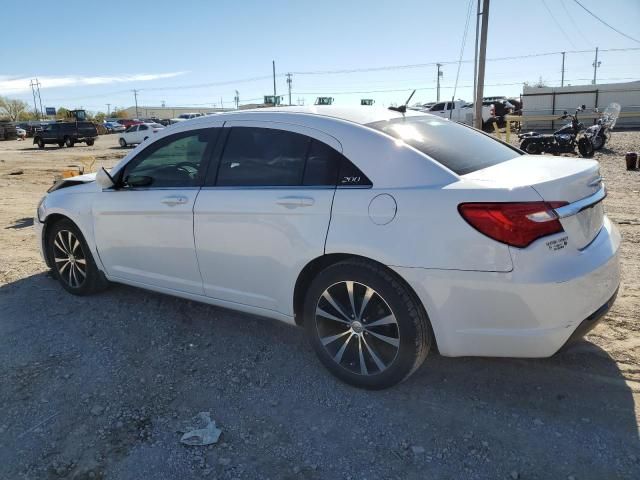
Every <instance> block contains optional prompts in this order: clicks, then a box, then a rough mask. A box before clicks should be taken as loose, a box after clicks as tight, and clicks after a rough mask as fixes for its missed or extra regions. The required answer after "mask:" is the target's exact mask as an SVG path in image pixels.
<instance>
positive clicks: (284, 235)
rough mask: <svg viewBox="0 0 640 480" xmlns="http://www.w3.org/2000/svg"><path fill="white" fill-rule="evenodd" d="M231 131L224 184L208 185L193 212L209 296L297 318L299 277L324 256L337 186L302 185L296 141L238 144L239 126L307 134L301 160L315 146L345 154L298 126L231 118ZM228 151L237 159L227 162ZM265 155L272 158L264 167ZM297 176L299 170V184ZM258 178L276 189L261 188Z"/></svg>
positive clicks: (222, 162) (226, 159) (221, 178)
mask: <svg viewBox="0 0 640 480" xmlns="http://www.w3.org/2000/svg"><path fill="white" fill-rule="evenodd" d="M226 127H231V130H230V132H231V133H229V135H228V138H227V143H226V146H225V149H224V153H223V154H222V158H221V159H220V160H219V167H218V175H217V177H218V181H217V183H216V185H220V184H222V185H226V186H205V187H203V188H202V190H201V191H200V194H199V196H198V199H197V201H196V205H195V208H194V232H195V242H196V251H197V254H198V261H199V265H200V271H201V274H202V279H203V283H204V292H205V295H207V296H210V297H213V298H216V299H220V300H225V301H229V302H235V303H239V304H244V305H250V306H253V307H259V308H265V309H269V310H275V311H278V312H280V313H283V314H285V315H293V288H294V285H295V281H296V279H297V276H298V274H299V273H300V271H301V270H302V268H303V267H304V266H305V265H306V264H307V263H308V262H310V261H311V260H313V259H314V258H316V257H319V256H321V255H323V254H324V244H325V239H326V235H327V230H328V227H329V220H330V216H331V204H332V202H333V195H334V193H335V186H334V185H324V186H311V185H310V186H302V183H303V181H302V178H303V177H305V178H307V175H306V174H304V168H300V165H299V163H298V162H297V161H296V160H295V159H296V155H297V154H295V152H293V149H294V147H295V145H296V144H298V142H299V140H300V139H299V138H293V137H292V138H289V139H286V138H277V137H275V138H274V140H273V141H272V142H266V143H264V142H263V141H259V142H252V141H251V139H250V138H249V137H245V138H242V139H237V140H236V141H235V143H233V138H234V128H236V129H237V128H251V127H253V128H256V129H271V130H278V131H281V130H286V131H287V132H294V133H297V134H299V135H300V136H302V135H304V136H305V138H306V139H307V140H308V142H309V143H308V144H305V145H306V146H305V149H304V150H303V153H302V158H303V161H304V159H306V158H307V156H308V153H305V152H308V151H310V150H309V149H307V147H308V146H310V145H311V144H312V142H313V141H318V140H319V141H321V142H323V143H324V144H325V145H329V146H330V147H332V149H335V150H337V151H341V150H342V148H341V145H340V144H339V142H338V141H337V140H335V139H334V138H333V137H330V136H328V135H326V134H323V133H322V132H318V131H316V130H313V129H306V128H304V127H298V126H294V125H282V124H277V123H274V122H250V121H244V122H239V121H234V122H227V123H225V130H227V128H226ZM258 136H259V135H258ZM312 139H314V140H313V141H312ZM300 149H302V147H300ZM329 150H331V149H329ZM332 151H333V150H332ZM229 152H234V153H233V155H235V157H233V158H230V157H229V155H231V154H230V153H229ZM243 152H244V153H243ZM261 156H262V159H263V160H264V159H265V158H266V159H267V161H265V162H263V163H262V164H261V163H260V162H261V160H260V157H261ZM309 158H311V157H309ZM317 158H318V157H316V158H315V159H314V161H316V163H317ZM309 163H310V162H309ZM266 166H269V167H270V168H271V170H269V169H268V168H265V167H266ZM313 168H317V167H316V166H314V167H313ZM252 169H254V170H253V171H255V172H256V175H255V176H254V178H248V177H247V172H251V171H252ZM292 171H295V172H299V178H298V179H297V180H295V181H294V180H293V177H292V174H291V172H292ZM336 173H337V172H336ZM314 176H316V178H323V177H322V175H314ZM336 177H337V175H335V176H334V177H333V180H332V183H334V184H335V178H336ZM212 178H215V176H212ZM260 179H263V180H264V182H265V183H271V185H259V183H260ZM322 182H326V181H325V180H320V181H319V183H322ZM243 183H244V185H243ZM293 183H296V185H293ZM246 184H249V185H251V186H247V185H246ZM274 184H276V185H274Z"/></svg>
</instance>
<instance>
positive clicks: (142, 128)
mask: <svg viewBox="0 0 640 480" xmlns="http://www.w3.org/2000/svg"><path fill="white" fill-rule="evenodd" d="M163 129H164V125H160V124H159V123H140V124H138V125H131V126H130V127H129V128H127V129H126V130H125V131H124V132H122V133H121V134H120V138H119V139H118V143H119V144H120V146H121V147H123V148H124V147H126V146H127V145H134V144H139V143H142V142H144V141H145V140H146V139H147V138H149V137H150V136H151V135H154V134H156V133H158V132H160V131H162V130H163Z"/></svg>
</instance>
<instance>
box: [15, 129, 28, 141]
mask: <svg viewBox="0 0 640 480" xmlns="http://www.w3.org/2000/svg"><path fill="white" fill-rule="evenodd" d="M16 135H17V136H18V138H21V139H22V140H24V139H25V138H27V131H26V130H25V129H24V128H22V127H16Z"/></svg>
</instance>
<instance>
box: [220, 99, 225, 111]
mask: <svg viewBox="0 0 640 480" xmlns="http://www.w3.org/2000/svg"><path fill="white" fill-rule="evenodd" d="M220 108H221V109H223V110H224V103H222V97H220Z"/></svg>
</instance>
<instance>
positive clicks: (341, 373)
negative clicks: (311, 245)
mask: <svg viewBox="0 0 640 480" xmlns="http://www.w3.org/2000/svg"><path fill="white" fill-rule="evenodd" d="M349 284H351V285H350V288H351V297H353V298H354V301H353V303H351V302H350V300H349V299H350V297H349V293H348V292H349ZM367 289H369V290H372V291H373V293H372V294H371V295H370V297H369V300H367V301H366V302H365V300H364V299H365V297H366V296H367V292H368V290H367ZM326 292H330V293H329V297H330V298H332V299H333V301H334V303H335V304H337V305H338V306H339V307H340V310H339V309H336V308H335V307H334V306H333V304H332V303H329V301H328V300H327V297H326V296H324V295H326ZM334 297H335V298H334ZM358 299H360V301H358ZM363 304H364V305H365V306H366V308H362V305H363ZM356 310H360V311H359V312H356ZM318 311H320V312H321V314H319V315H317V312H318ZM344 312H352V313H351V315H350V318H351V319H352V320H351V321H350V322H347V321H345V320H344V319H347V318H348V317H347V314H345V313H344ZM327 314H329V317H327V316H326V315H327ZM354 314H355V316H354ZM391 318H393V323H392V322H391V320H389V319H391ZM353 319H355V320H353ZM381 320H383V322H384V323H382V324H379V325H376V326H374V323H378V322H380V321H381ZM367 322H368V324H367ZM304 323H305V330H306V333H307V337H308V339H309V341H310V342H311V345H312V347H313V349H314V350H315V352H316V354H317V355H318V357H319V359H320V361H321V362H322V364H323V365H324V366H325V367H327V369H328V370H329V371H330V372H331V373H332V374H333V375H335V376H336V377H338V378H339V379H340V380H342V381H344V382H346V383H349V384H351V385H354V386H357V387H361V388H367V389H376V390H377V389H383V388H388V387H391V386H393V385H395V384H397V383H400V382H402V381H403V380H405V379H406V378H408V377H409V376H410V375H411V374H412V373H413V372H414V371H415V370H416V369H417V368H418V367H419V366H420V365H421V364H422V362H423V361H424V359H425V358H426V357H427V354H428V353H429V349H430V348H431V344H432V335H431V328H430V325H429V319H428V317H427V314H426V312H425V311H424V308H423V307H422V305H421V304H420V302H419V301H418V300H417V298H415V295H414V294H413V293H412V292H411V290H409V288H407V286H406V285H405V284H404V283H403V282H402V280H401V279H399V278H398V277H397V276H396V275H394V274H393V273H392V272H390V271H389V270H387V269H386V268H384V267H382V266H379V265H377V264H374V263H372V262H368V261H365V260H357V259H354V260H346V261H344V262H340V263H337V264H335V265H332V266H330V267H327V268H326V269H325V270H323V271H322V272H320V273H319V274H318V276H317V277H316V278H315V279H314V280H313V282H312V283H311V285H310V287H309V289H308V291H307V294H306V296H305V302H304ZM336 332H337V334H336ZM347 336H348V339H347ZM354 337H355V340H354V341H353V342H352V341H351V339H352V338H354ZM382 337H384V338H382ZM341 338H345V339H346V340H345V341H344V342H342V341H341V340H340V339H341ZM330 339H334V340H330ZM385 339H386V340H385ZM323 340H324V344H323ZM391 341H393V342H395V343H390V342H391ZM332 349H333V350H336V352H333V351H332ZM340 350H342V353H340ZM361 352H362V354H361ZM338 356H339V357H340V358H338ZM363 364H364V367H363V366H362V365H363Z"/></svg>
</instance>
